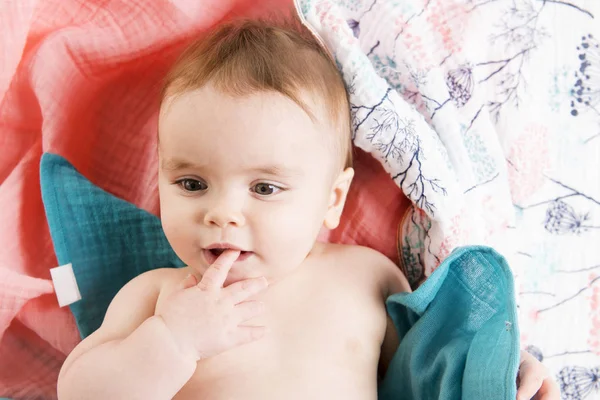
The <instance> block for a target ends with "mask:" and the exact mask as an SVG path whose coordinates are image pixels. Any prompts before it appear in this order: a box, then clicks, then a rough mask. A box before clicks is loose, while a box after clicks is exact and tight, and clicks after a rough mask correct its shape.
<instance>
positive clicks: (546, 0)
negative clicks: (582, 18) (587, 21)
mask: <svg viewBox="0 0 600 400" xmlns="http://www.w3.org/2000/svg"><path fill="white" fill-rule="evenodd" d="M538 1H543V2H544V3H554V4H559V5H563V6H567V7H571V8H574V9H575V10H577V11H579V12H581V13H583V14H585V15H587V16H588V17H590V18H594V14H592V13H591V12H589V11H588V10H584V9H583V8H581V7H579V6H577V5H575V4H573V3H569V2H568V1H562V0H538Z"/></svg>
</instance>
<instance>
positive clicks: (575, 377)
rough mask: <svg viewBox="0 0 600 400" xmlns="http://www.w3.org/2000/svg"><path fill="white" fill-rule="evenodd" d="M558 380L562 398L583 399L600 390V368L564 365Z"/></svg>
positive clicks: (565, 399)
mask: <svg viewBox="0 0 600 400" xmlns="http://www.w3.org/2000/svg"><path fill="white" fill-rule="evenodd" d="M556 381H557V382H558V385H559V386H560V391H561V399H562V400H583V399H585V398H586V397H588V396H589V395H590V394H591V393H592V392H595V393H598V391H599V390H600V368H599V367H596V368H584V367H564V368H563V369H561V370H560V372H559V373H558V375H557V376H556Z"/></svg>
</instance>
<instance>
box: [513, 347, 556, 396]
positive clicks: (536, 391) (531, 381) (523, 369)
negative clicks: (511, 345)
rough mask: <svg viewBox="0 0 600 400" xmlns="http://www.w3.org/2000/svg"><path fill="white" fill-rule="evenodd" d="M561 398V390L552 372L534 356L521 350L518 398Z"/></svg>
mask: <svg viewBox="0 0 600 400" xmlns="http://www.w3.org/2000/svg"><path fill="white" fill-rule="evenodd" d="M529 399H534V400H560V390H559V389H558V385H557V384H556V382H554V380H553V379H552V377H551V376H550V373H549V372H548V370H547V369H546V367H544V366H543V365H542V363H541V362H539V361H538V360H537V358H535V357H534V356H532V355H531V354H529V353H528V352H526V351H521V364H520V365H519V377H518V388H517V400H529Z"/></svg>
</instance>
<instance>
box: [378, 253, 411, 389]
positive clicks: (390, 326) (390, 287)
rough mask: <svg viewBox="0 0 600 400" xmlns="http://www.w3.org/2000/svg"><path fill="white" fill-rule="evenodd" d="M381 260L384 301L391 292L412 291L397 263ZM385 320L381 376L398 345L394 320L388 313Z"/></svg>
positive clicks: (383, 374) (380, 361)
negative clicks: (383, 278)
mask: <svg viewBox="0 0 600 400" xmlns="http://www.w3.org/2000/svg"><path fill="white" fill-rule="evenodd" d="M384 258H385V257H384ZM381 262H382V263H385V269H384V271H385V273H384V276H385V280H384V285H383V288H384V290H385V292H384V301H385V299H387V298H388V297H389V296H391V295H392V294H395V293H402V292H411V291H412V290H411V288H410V284H409V283H408V280H407V279H406V277H405V276H404V274H403V273H402V271H401V270H400V268H399V267H398V266H397V265H395V264H394V263H393V262H391V261H390V260H389V259H387V258H385V260H382V261H381ZM386 321H387V324H386V329H385V336H384V338H383V343H382V345H381V355H380V357H379V374H380V376H382V377H383V376H385V373H386V372H387V368H388V366H389V364H390V362H391V361H392V358H393V357H394V354H395V353H396V350H398V346H399V345H400V340H399V339H398V332H397V331H396V326H395V325H394V322H393V321H392V319H391V318H390V316H389V314H388V315H387V319H386Z"/></svg>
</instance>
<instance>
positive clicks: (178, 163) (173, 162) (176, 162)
mask: <svg viewBox="0 0 600 400" xmlns="http://www.w3.org/2000/svg"><path fill="white" fill-rule="evenodd" d="M160 166H161V168H162V169H164V170H166V171H180V170H182V169H200V168H202V166H201V165H199V164H195V163H192V162H189V161H186V160H180V159H178V158H169V159H166V160H162V161H161V163H160Z"/></svg>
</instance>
